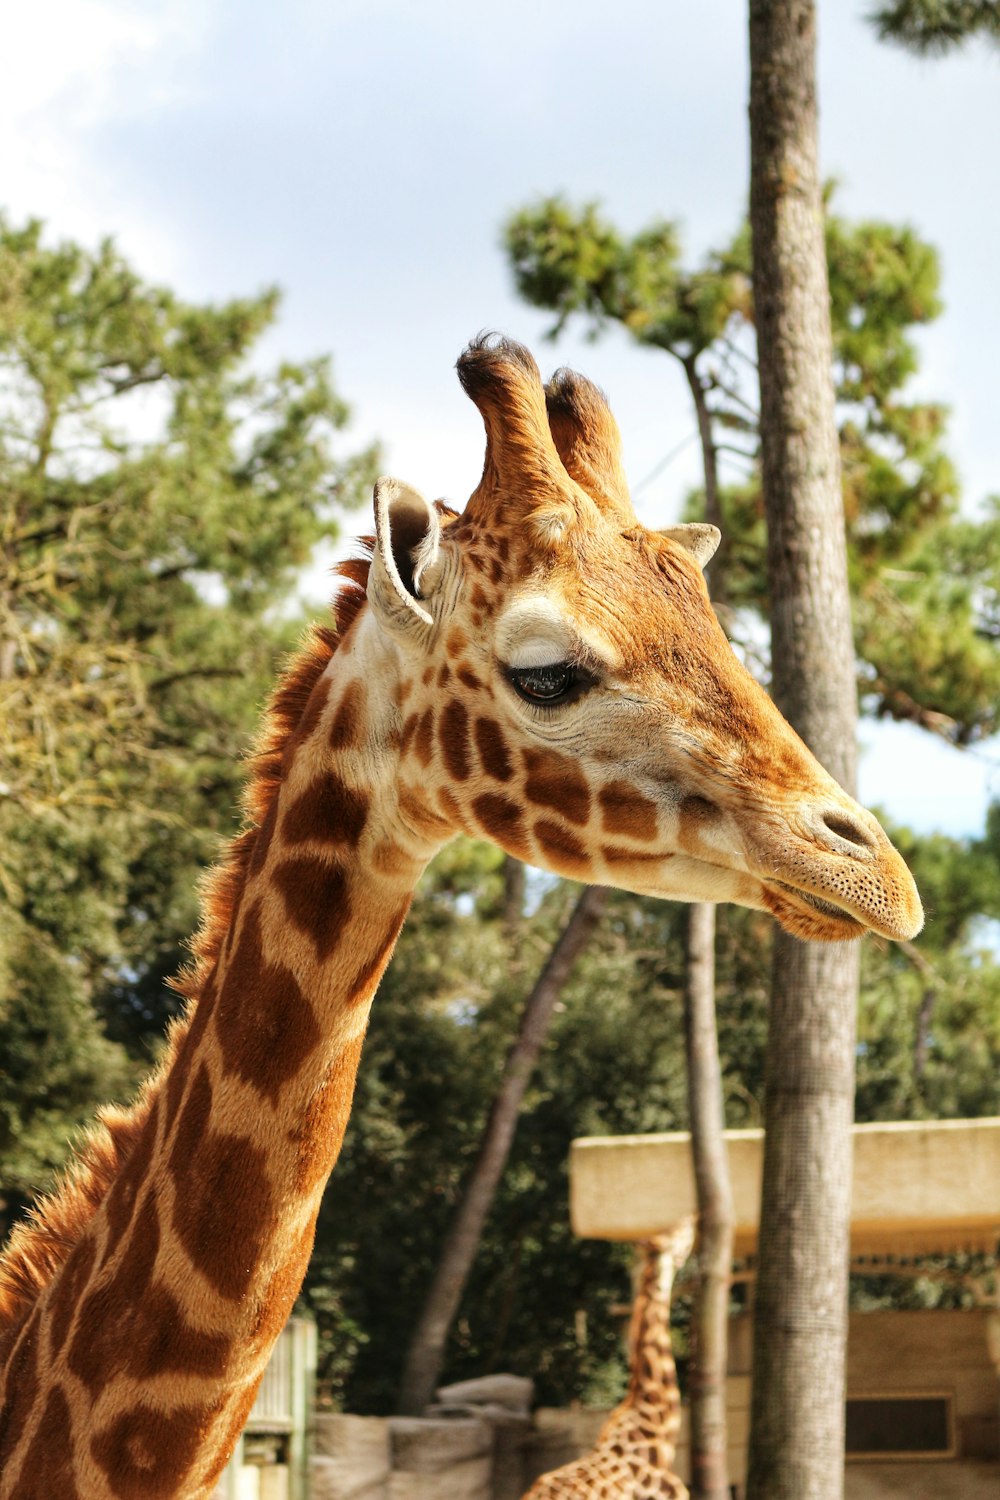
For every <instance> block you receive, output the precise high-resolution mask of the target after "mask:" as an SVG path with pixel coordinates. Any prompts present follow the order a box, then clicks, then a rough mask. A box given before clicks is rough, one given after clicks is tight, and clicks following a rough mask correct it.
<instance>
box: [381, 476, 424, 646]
mask: <svg viewBox="0 0 1000 1500" xmlns="http://www.w3.org/2000/svg"><path fill="white" fill-rule="evenodd" d="M440 537H441V522H440V519H439V517H438V514H437V511H436V510H435V509H434V507H433V505H431V504H430V503H429V502H428V501H427V500H425V499H424V497H423V495H421V494H420V492H419V491H418V490H415V489H413V488H412V487H411V486H410V485H408V484H403V483H402V481H401V480H399V479H387V478H382V479H377V480H376V481H375V555H374V557H373V558H372V566H371V571H370V572H369V575H368V601H369V603H370V604H371V607H372V609H373V611H374V613H375V614H376V615H377V616H378V618H379V620H380V621H381V622H382V623H383V624H384V625H385V626H387V627H388V628H389V629H390V630H394V631H397V632H398V631H400V630H404V629H405V630H407V631H409V630H412V629H413V628H414V627H415V626H416V625H417V623H418V622H419V623H420V624H423V625H433V624H434V616H433V615H432V614H430V612H429V611H428V610H427V609H425V608H424V606H423V605H422V604H421V603H420V602H419V601H420V600H421V599H425V598H426V597H427V596H428V594H430V593H432V592H433V589H434V584H435V582H436V577H435V575H436V572H437V563H438V552H439V544H440Z"/></svg>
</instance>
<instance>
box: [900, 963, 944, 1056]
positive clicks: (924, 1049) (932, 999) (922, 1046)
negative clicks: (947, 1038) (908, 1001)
mask: <svg viewBox="0 0 1000 1500" xmlns="http://www.w3.org/2000/svg"><path fill="white" fill-rule="evenodd" d="M899 947H900V948H902V950H903V952H904V953H905V954H906V956H907V958H908V959H909V960H910V963H911V964H912V965H913V967H914V968H915V969H916V970H917V972H918V974H920V976H921V977H922V979H923V981H924V992H923V994H922V995H921V997H920V1005H919V1007H918V1009H917V1024H916V1034H915V1036H914V1039H913V1078H914V1082H916V1083H918V1084H920V1083H922V1082H923V1077H924V1073H925V1072H926V1070H927V1054H928V1052H929V1050H930V1042H931V1021H932V1020H933V1017H934V1006H935V1004H936V1002H937V989H938V987H937V976H936V974H935V972H934V965H933V964H932V963H931V962H930V960H929V959H927V958H925V957H924V955H923V954H922V953H921V951H920V949H919V948H918V947H917V946H916V944H915V943H900V944H899Z"/></svg>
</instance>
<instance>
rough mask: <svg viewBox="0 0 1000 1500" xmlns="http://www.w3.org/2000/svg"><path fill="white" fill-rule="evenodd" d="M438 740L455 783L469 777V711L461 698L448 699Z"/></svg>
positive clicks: (442, 715) (439, 727)
mask: <svg viewBox="0 0 1000 1500" xmlns="http://www.w3.org/2000/svg"><path fill="white" fill-rule="evenodd" d="M438 739H439V740H440V742H441V753H442V755H443V756H444V761H445V765H446V766H447V767H448V770H449V771H450V772H451V774H452V776H454V778H455V780H456V781H467V780H468V777H469V769H470V767H469V711H468V709H467V708H466V706H465V704H464V703H463V702H462V700H461V698H450V699H449V700H448V702H447V703H446V704H445V707H444V709H443V711H442V713H441V720H440V723H439V725H438Z"/></svg>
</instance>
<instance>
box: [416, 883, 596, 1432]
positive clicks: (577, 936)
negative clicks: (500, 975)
mask: <svg viewBox="0 0 1000 1500" xmlns="http://www.w3.org/2000/svg"><path fill="white" fill-rule="evenodd" d="M607 899H608V893H607V891H606V890H605V889H604V888H603V887H601V886H588V887H587V889H586V890H584V891H583V893H582V895H581V896H580V898H579V900H578V901H577V903H576V905H575V906H574V908H573V912H572V914H571V916H570V918H569V921H568V922H567V923H566V926H565V927H564V928H563V930H562V932H561V933H560V935H559V937H558V939H557V940H556V942H555V945H554V946H553V948H552V951H551V953H550V954H549V957H548V959H547V961H546V964H545V967H544V969H543V970H542V972H541V974H540V975H539V977H538V981H537V983H536V984H535V987H534V989H533V990H532V992H531V994H530V995H529V996H528V1000H527V1003H526V1005H525V1007H524V1014H523V1015H522V1017H521V1028H520V1031H519V1033H518V1037H517V1040H516V1042H515V1043H514V1045H513V1047H512V1048H511V1050H510V1053H509V1054H508V1057H507V1061H506V1064H505V1066H504V1072H503V1077H502V1079H501V1082H500V1088H499V1090H498V1092H497V1096H496V1098H495V1099H494V1101H493V1108H492V1109H491V1111H490V1117H489V1120H488V1122H487V1125H486V1130H485V1133H484V1135H483V1143H482V1146H481V1147H480V1150H479V1155H478V1157H477V1158H476V1163H475V1165H474V1167H473V1168H472V1173H471V1175H470V1177H469V1181H468V1184H467V1186H466V1188H465V1190H464V1192H463V1194H462V1199H461V1202H460V1203H459V1206H458V1211H457V1213H456V1214H455V1218H454V1221H453V1222H452V1226H451V1229H450V1230H449V1232H448V1237H447V1239H446V1240H445V1244H444V1248H443V1250H442V1252H441V1258H440V1260H439V1261H438V1266H437V1270H436V1272H435V1274H434V1280H433V1282H432V1283H431V1289H430V1291H429V1292H428V1294H427V1299H426V1301H425V1302H424V1306H423V1310H422V1311H421V1314H420V1319H419V1322H418V1323H417V1327H416V1329H415V1331H414V1334H413V1338H412V1339H411V1341H410V1347H409V1349H408V1351H407V1356H406V1364H405V1367H404V1372H403V1381H402V1386H401V1389H400V1397H399V1410H400V1412H401V1413H402V1414H404V1415H407V1416H419V1415H420V1414H421V1413H422V1412H423V1410H424V1408H425V1407H426V1406H427V1405H428V1404H429V1402H430V1401H431V1400H432V1398H433V1396H434V1391H435V1389H436V1387H437V1383H438V1379H439V1376H440V1371H441V1365H442V1363H443V1360H444V1351H445V1345H446V1343H447V1340H448V1333H449V1331H450V1329H451V1325H452V1323H453V1322H454V1319H455V1314H456V1313H457V1311H458V1306H459V1303H460V1302H461V1300H462V1293H463V1291H464V1290H465V1284H466V1282H467V1280H468V1277H469V1272H470V1270H471V1269H472V1264H473V1261H474V1260H475V1258H476V1252H477V1251H478V1249H479V1243H480V1240H481V1239H482V1234H483V1226H484V1225H485V1223H486V1219H487V1216H488V1214H489V1211H490V1209H491V1207H492V1206H493V1199H494V1197H495V1196H496V1190H497V1187H498V1186H499V1183H500V1179H501V1177H502V1176H503V1171H504V1167H505V1166H506V1165H507V1158H508V1157H509V1155H510V1148H511V1145H512V1143H513V1140H514V1132H515V1130H516V1129H517V1117H518V1113H519V1111H520V1108H521V1101H522V1099H523V1098H524V1092H525V1089H526V1088H527V1086H528V1082H529V1080H530V1078H531V1075H532V1073H533V1072H534V1069H535V1064H536V1063H537V1061H538V1054H539V1053H540V1052H541V1050H542V1046H543V1044H544V1042H545V1038H546V1036H547V1035H548V1031H549V1026H550V1024H551V1021H552V1016H553V1013H554V1011H555V1007H556V1003H557V1001H558V999H559V996H560V994H561V993H562V990H563V987H564V985H565V984H566V981H567V980H568V978H569V976H570V973H571V971H572V968H573V965H574V963H575V962H576V960H577V958H578V957H579V955H580V954H581V953H582V951H583V949H584V948H585V947H586V945H587V942H588V940H589V939H590V936H591V934H592V933H593V931H594V928H595V927H596V926H597V923H598V921H599V920H600V917H601V914H602V912H603V911H604V908H605V905H606V904H607Z"/></svg>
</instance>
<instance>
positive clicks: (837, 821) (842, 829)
mask: <svg viewBox="0 0 1000 1500" xmlns="http://www.w3.org/2000/svg"><path fill="white" fill-rule="evenodd" d="M819 822H820V826H821V827H822V828H824V829H825V830H826V831H827V832H829V833H832V834H833V836H834V838H837V839H842V840H843V841H844V843H847V844H853V845H854V846H855V847H856V848H858V849H864V850H865V851H866V852H867V853H870V852H872V851H873V850H874V849H875V848H876V847H877V840H876V839H875V837H874V835H873V834H872V833H870V832H869V831H868V829H867V828H866V827H865V826H864V824H863V823H862V822H861V820H860V818H852V817H851V816H850V814H849V813H846V812H844V811H843V810H842V809H841V808H838V809H837V810H836V812H832V811H831V812H824V813H820V815H819Z"/></svg>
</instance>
